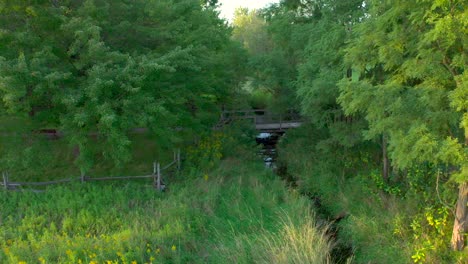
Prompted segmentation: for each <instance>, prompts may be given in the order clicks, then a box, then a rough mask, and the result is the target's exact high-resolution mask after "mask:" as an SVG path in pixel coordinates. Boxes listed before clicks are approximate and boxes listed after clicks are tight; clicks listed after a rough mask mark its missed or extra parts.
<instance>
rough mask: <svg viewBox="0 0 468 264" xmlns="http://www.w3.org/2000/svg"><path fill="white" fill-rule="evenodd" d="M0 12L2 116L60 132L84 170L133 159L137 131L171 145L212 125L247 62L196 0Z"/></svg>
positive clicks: (51, 4)
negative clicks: (99, 161) (99, 162)
mask: <svg viewBox="0 0 468 264" xmlns="http://www.w3.org/2000/svg"><path fill="white" fill-rule="evenodd" d="M207 4H209V5H214V4H216V1H209V2H207ZM0 14H1V15H0V22H1V25H0V31H1V34H0V43H1V45H0V76H1V77H0V98H1V99H2V100H1V103H0V105H1V106H0V109H1V111H2V113H1V115H7V116H8V117H10V118H13V117H18V116H20V117H25V116H26V117H25V119H26V120H27V122H28V123H31V124H33V125H32V127H31V128H30V129H31V130H37V129H41V128H47V127H53V128H57V129H60V130H62V131H64V132H65V133H66V134H67V135H69V137H67V140H68V141H69V143H70V144H71V145H78V146H79V148H80V157H79V158H78V160H77V162H78V164H79V166H80V168H81V169H82V170H83V171H86V170H88V169H89V168H90V167H91V166H92V164H93V157H94V156H95V154H99V155H103V156H104V157H106V158H108V159H110V160H112V161H114V162H115V164H117V165H118V164H122V163H125V162H127V161H128V160H129V159H130V158H131V157H130V155H129V153H130V152H129V148H130V146H131V141H130V139H129V137H128V132H129V130H131V129H133V128H137V127H146V128H148V129H149V130H150V131H151V132H152V133H153V134H155V135H158V138H159V141H160V142H159V144H166V145H170V144H172V143H174V142H177V141H180V139H181V137H182V136H183V134H184V133H187V132H184V131H180V132H174V131H176V128H178V127H188V128H190V129H187V130H195V131H201V130H204V129H206V128H207V127H210V126H211V125H212V124H213V123H215V122H216V119H217V117H218V115H217V114H216V112H217V111H218V108H219V106H220V105H222V104H225V103H226V102H227V101H228V100H229V98H230V97H232V95H233V91H234V89H233V88H234V87H235V85H236V78H239V76H238V74H237V73H236V70H241V68H240V67H242V65H240V64H239V63H236V64H234V63H233V62H235V61H236V60H238V58H234V57H232V56H230V53H231V52H232V51H235V50H236V49H237V47H236V46H235V44H233V43H232V42H231V41H230V38H229V35H230V31H229V29H228V28H227V26H226V25H225V23H224V22H223V21H222V20H221V19H219V18H218V17H217V13H216V11H214V9H213V8H211V7H209V8H207V7H203V6H202V4H201V3H200V1H198V0H183V1H174V0H164V1H143V0H138V1H132V2H131V3H130V2H128V1H123V0H122V1H120V0H119V1H110V0H94V1H93V0H86V1H45V0H44V1H22V2H16V1H1V2H0ZM6 47H8V48H6ZM237 54H239V55H240V53H237ZM231 64H234V65H235V66H234V67H232V69H231V70H223V69H227V68H229V67H231ZM90 134H97V135H99V136H98V137H99V138H100V139H99V142H98V143H96V142H94V141H93V139H92V138H90V137H89V135H90ZM95 144H99V148H98V150H96V151H97V153H96V152H95V151H94V150H95V149H96V148H93V147H92V146H93V145H95Z"/></svg>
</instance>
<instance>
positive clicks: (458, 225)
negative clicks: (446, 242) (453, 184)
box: [451, 183, 468, 251]
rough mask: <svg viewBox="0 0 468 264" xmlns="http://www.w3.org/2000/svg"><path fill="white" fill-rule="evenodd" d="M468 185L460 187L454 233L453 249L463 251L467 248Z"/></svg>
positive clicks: (463, 184)
mask: <svg viewBox="0 0 468 264" xmlns="http://www.w3.org/2000/svg"><path fill="white" fill-rule="evenodd" d="M467 202H468V184H467V183H462V184H460V186H459V191H458V199H457V207H456V212H455V222H454V224H453V232H452V241H451V244H452V249H453V250H458V251H461V250H463V248H464V247H465V233H466V232H467V231H468V207H467Z"/></svg>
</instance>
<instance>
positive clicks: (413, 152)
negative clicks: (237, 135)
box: [235, 0, 468, 263]
mask: <svg viewBox="0 0 468 264" xmlns="http://www.w3.org/2000/svg"><path fill="white" fill-rule="evenodd" d="M467 12H468V5H467V2H466V1H448V0H447V1H446V0H441V1H425V0H421V1H401V0H389V1H374V0H369V1H367V0H366V1H363V0H349V1H341V0H325V1H315V0H307V1H302V0H283V1H280V3H278V4H274V5H272V6H270V7H268V8H265V9H263V10H260V11H252V12H247V11H243V12H239V13H238V16H242V17H243V18H244V19H240V18H239V19H237V20H235V22H236V21H240V22H243V23H237V25H235V26H237V27H238V29H237V30H236V32H237V35H238V36H241V38H239V39H240V40H241V41H243V42H244V43H248V47H258V46H261V45H260V44H259V43H258V42H263V43H264V44H265V47H268V48H267V49H266V50H261V51H259V52H257V53H254V54H253V56H251V57H250V59H249V61H250V64H249V66H250V68H251V70H250V71H249V72H250V73H251V76H252V78H254V79H255V80H256V82H257V83H259V85H258V87H260V88H261V87H262V86H266V87H269V88H270V89H272V94H273V95H274V98H273V100H274V101H276V103H272V105H283V106H284V107H283V109H285V107H289V108H291V107H292V108H294V109H295V110H297V111H301V113H302V114H303V116H304V117H305V118H306V120H307V121H308V122H309V124H310V125H309V126H308V127H306V128H304V129H305V130H303V131H302V132H298V133H299V134H300V135H295V136H292V137H295V141H296V142H295V143H291V144H287V145H285V146H284V148H283V149H282V151H283V153H285V156H284V160H285V162H286V163H287V165H288V166H290V167H292V173H293V174H294V176H295V177H296V178H297V180H298V181H299V186H301V191H302V192H304V193H310V194H314V193H316V195H317V196H318V197H320V200H321V201H323V204H325V205H326V206H325V207H326V208H328V210H331V211H333V213H335V214H338V213H341V211H342V210H343V211H344V212H347V211H349V213H350V216H349V219H348V220H346V224H343V225H345V226H346V228H345V229H344V230H345V231H343V232H341V233H342V234H340V235H339V237H340V238H341V239H344V240H345V243H349V244H351V245H352V246H353V247H355V251H356V261H357V262H358V263H368V262H372V263H374V262H375V263H406V262H411V261H413V262H418V263H423V262H426V263H454V262H456V261H459V262H461V263H464V262H466V258H467V254H466V249H465V246H466V243H465V238H466V233H467V231H468V221H467V219H468V207H467V200H468V188H467V181H468V176H467V169H468V132H467V131H468V122H467V120H468V119H467V117H468V113H467V110H468V108H467V106H468V105H467V102H468V86H467V83H468V82H467V76H468V75H467V72H466V67H467V65H468V48H467V43H468V31H467V29H468V19H467V14H468V13H467ZM252 17H256V18H255V19H254V18H252ZM246 21H247V22H248V23H246ZM246 24H248V25H246ZM252 31H255V32H262V33H263V34H258V33H257V34H251V32H252ZM239 32H240V33H239ZM241 33H243V34H241ZM255 36H262V38H256V37H255ZM285 102H286V103H285ZM288 133H289V132H288ZM289 136H291V135H288V137H289ZM300 147H302V148H304V149H307V152H304V153H302V154H301V153H300V152H301V151H298V149H299V148H300ZM288 148H290V149H288ZM296 152H297V153H296ZM306 153H307V154H306ZM457 188H458V190H457ZM457 193H458V195H457ZM394 222H398V224H396V223H394ZM389 226H392V227H395V228H394V229H392V228H390V229H389V228H388V227H389ZM449 247H451V248H452V250H454V251H461V252H462V253H458V252H451V251H450V250H449V249H448V248H449ZM406 248H409V250H406Z"/></svg>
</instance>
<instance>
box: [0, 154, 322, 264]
mask: <svg viewBox="0 0 468 264" xmlns="http://www.w3.org/2000/svg"><path fill="white" fill-rule="evenodd" d="M198 173H199V176H200V177H197V178H192V179H187V178H186V179H184V181H182V182H173V183H172V184H171V185H170V187H169V190H168V191H166V192H165V193H163V194H160V193H158V192H156V191H155V190H154V189H153V188H152V187H151V186H147V185H144V184H142V183H134V184H114V185H110V184H109V183H104V184H91V183H87V184H84V185H81V184H76V185H72V186H62V187H61V186H57V187H51V188H48V189H47V190H46V191H45V192H44V193H33V192H27V191H25V192H0V205H1V207H2V212H1V213H0V220H1V222H2V225H1V228H0V229H1V230H0V248H1V250H0V262H4V263H13V262H15V263H18V262H20V261H25V262H27V263H38V262H39V263H80V262H81V263H106V261H113V262H118V263H131V262H132V261H137V263H145V262H153V263H156V262H157V263H187V262H190V263H207V262H208V263H226V262H236V263H252V262H263V263H265V262H269V261H270V260H275V262H276V263H291V261H298V260H299V261H302V260H305V259H306V260H313V263H327V259H328V249H329V244H328V242H327V240H326V239H325V237H324V234H323V232H322V231H319V230H318V229H317V228H316V227H315V224H314V222H313V220H312V219H313V218H312V216H311V215H310V207H309V206H308V205H307V204H308V201H307V200H305V199H304V198H302V197H300V196H299V195H298V194H297V193H291V192H290V191H289V190H288V189H287V188H285V187H284V185H283V183H282V182H281V181H280V180H278V179H276V176H275V175H273V174H272V172H271V171H269V170H265V169H264V167H263V164H261V163H258V162H254V163H252V161H249V160H247V159H236V158H229V159H227V160H226V161H224V162H222V163H221V164H220V166H219V167H216V168H215V169H214V170H211V171H208V172H206V173H207V174H208V176H209V177H203V173H202V171H199V172H198ZM129 194H130V195H129ZM283 248H285V249H288V250H287V252H282V251H280V249H283ZM299 248H301V249H307V251H295V249H299ZM284 253H291V254H288V255H284Z"/></svg>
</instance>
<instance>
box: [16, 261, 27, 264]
mask: <svg viewBox="0 0 468 264" xmlns="http://www.w3.org/2000/svg"><path fill="white" fill-rule="evenodd" d="M18 264H26V261H20V262H18Z"/></svg>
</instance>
